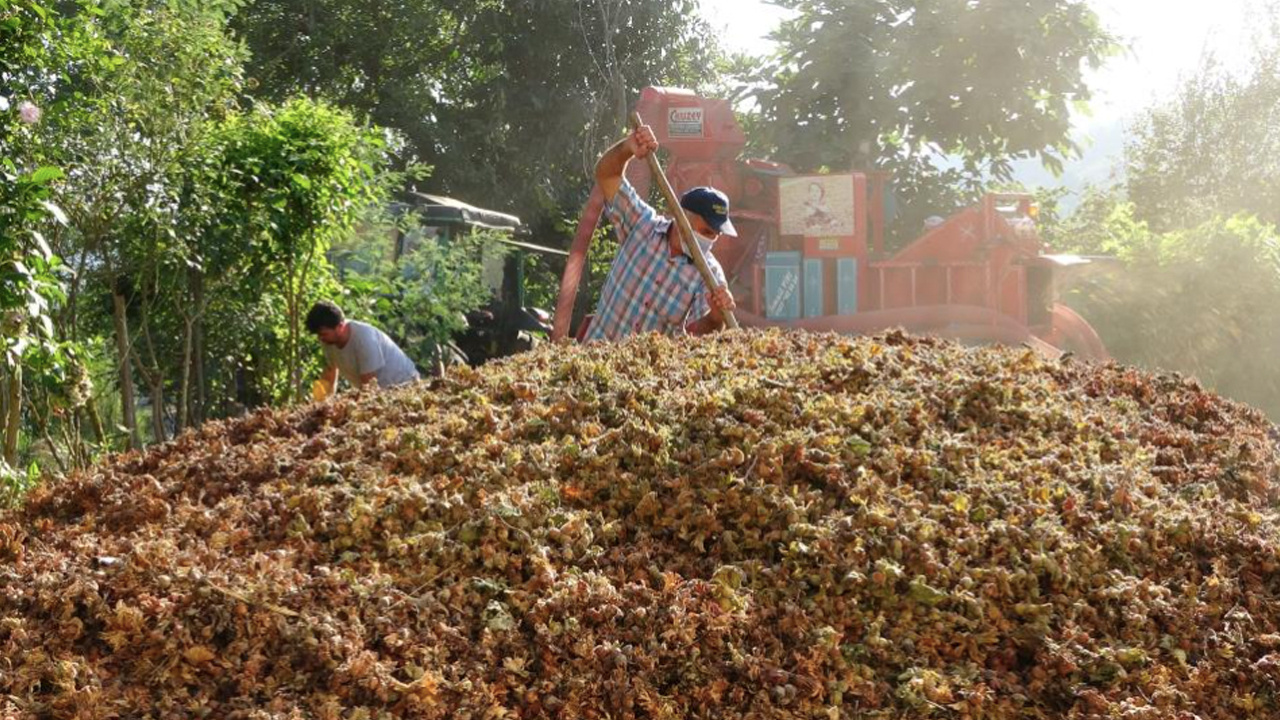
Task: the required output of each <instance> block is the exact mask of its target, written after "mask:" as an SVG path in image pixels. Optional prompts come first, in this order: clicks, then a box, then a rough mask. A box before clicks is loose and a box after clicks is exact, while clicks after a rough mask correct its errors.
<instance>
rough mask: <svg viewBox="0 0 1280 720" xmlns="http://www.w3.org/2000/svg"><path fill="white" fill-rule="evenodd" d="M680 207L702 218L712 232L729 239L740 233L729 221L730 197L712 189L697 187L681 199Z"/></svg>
mask: <svg viewBox="0 0 1280 720" xmlns="http://www.w3.org/2000/svg"><path fill="white" fill-rule="evenodd" d="M680 207H682V208H684V209H685V210H688V211H689V212H691V213H693V214H695V215H698V216H700V217H702V219H703V220H706V221H707V224H708V225H710V226H711V229H712V230H715V231H716V232H718V233H723V234H725V235H728V236H729V237H738V231H737V229H735V228H734V227H733V223H732V222H730V221H729V196H728V195H725V194H724V193H722V192H720V191H719V190H717V189H715V188H712V187H696V188H694V189H692V190H690V191H689V192H687V193H685V194H684V195H683V196H682V197H681V198H680Z"/></svg>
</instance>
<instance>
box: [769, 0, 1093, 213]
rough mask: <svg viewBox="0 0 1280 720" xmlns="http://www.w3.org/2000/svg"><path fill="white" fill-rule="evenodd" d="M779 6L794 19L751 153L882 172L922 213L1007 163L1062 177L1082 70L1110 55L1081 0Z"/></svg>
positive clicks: (791, 1) (853, 0) (1084, 97)
mask: <svg viewBox="0 0 1280 720" xmlns="http://www.w3.org/2000/svg"><path fill="white" fill-rule="evenodd" d="M778 4H779V5H780V6H782V7H785V8H788V9H791V10H794V11H796V13H797V15H796V16H795V17H794V18H793V19H791V20H788V21H785V22H784V23H783V24H782V26H781V27H780V28H779V29H778V30H777V31H776V32H775V33H774V35H773V38H774V39H775V40H776V41H777V42H778V44H779V46H780V48H779V52H778V55H777V57H776V58H775V59H774V60H773V61H772V62H770V63H768V64H767V65H766V66H765V67H764V69H763V71H762V72H761V74H760V76H759V77H758V82H759V84H760V87H759V88H758V89H757V90H755V91H754V93H753V95H754V97H755V99H756V101H757V102H758V103H759V112H760V115H761V117H760V120H759V122H757V123H756V130H757V131H762V132H763V133H764V137H765V142H764V146H765V147H766V148H767V149H770V150H772V151H773V152H774V154H775V156H776V158H777V159H780V160H782V161H784V162H787V163H789V164H791V165H793V166H794V167H796V168H797V169H798V170H801V171H814V170H819V169H822V168H833V169H845V168H849V167H851V166H857V167H862V168H865V167H870V166H880V167H885V168H889V169H893V170H895V171H896V172H897V175H898V177H897V182H898V188H899V190H900V191H901V192H902V193H903V194H904V197H906V198H907V199H912V198H914V197H917V196H921V197H922V198H923V197H930V198H931V199H932V200H933V202H934V203H935V206H934V207H933V208H927V209H926V210H927V211H928V212H929V213H930V214H932V213H936V212H938V211H939V209H940V208H938V207H937V203H939V202H945V201H946V200H947V199H954V198H956V197H957V196H956V195H955V194H954V191H955V190H957V189H960V190H963V189H965V188H966V187H967V188H968V189H970V190H972V189H974V188H977V187H979V186H980V185H982V184H983V183H985V182H987V181H988V180H991V179H994V180H996V181H1000V182H1004V181H1008V180H1009V178H1010V175H1011V171H1012V169H1011V161H1012V160H1014V159H1018V158H1028V157H1035V158H1039V159H1040V160H1041V161H1042V162H1043V163H1044V164H1045V165H1046V166H1048V167H1050V168H1052V169H1055V170H1057V169H1061V166H1062V162H1063V160H1064V159H1066V158H1068V157H1071V156H1072V154H1073V153H1075V152H1076V148H1075V146H1074V145H1073V144H1072V142H1071V139H1070V136H1069V133H1070V123H1071V117H1070V113H1071V110H1072V108H1074V107H1078V106H1080V105H1081V104H1083V103H1086V102H1087V101H1088V100H1089V98H1090V91H1089V88H1088V86H1087V85H1086V83H1085V78H1084V70H1085V69H1086V68H1087V67H1096V66H1098V64H1099V63H1101V62H1102V60H1103V59H1104V58H1105V57H1106V56H1107V55H1108V54H1109V53H1110V51H1111V48H1112V41H1111V39H1110V37H1109V36H1108V34H1107V33H1106V32H1105V31H1104V30H1103V29H1102V27H1101V26H1100V24H1099V21H1098V18H1097V16H1096V15H1095V14H1094V12H1093V11H1092V10H1091V9H1090V8H1089V6H1088V5H1087V4H1086V3H1084V2H1082V1H1080V0H994V1H993V2H965V1H964V0H928V1H921V0H912V1H911V2H902V1H901V0H779V1H778ZM943 167H946V168H948V169H946V170H941V169H939V168H943Z"/></svg>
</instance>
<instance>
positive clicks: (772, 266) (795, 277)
mask: <svg viewBox="0 0 1280 720" xmlns="http://www.w3.org/2000/svg"><path fill="white" fill-rule="evenodd" d="M764 303H765V308H764V314H765V317H768V318H771V319H773V320H795V319H797V318H799V317H800V253H798V252H771V253H769V254H768V255H766V256H765V260H764Z"/></svg>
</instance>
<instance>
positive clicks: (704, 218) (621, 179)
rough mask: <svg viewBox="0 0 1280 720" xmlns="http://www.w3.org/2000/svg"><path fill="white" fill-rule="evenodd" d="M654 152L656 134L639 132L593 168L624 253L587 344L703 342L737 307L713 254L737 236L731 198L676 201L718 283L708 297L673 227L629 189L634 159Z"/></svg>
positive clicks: (707, 191)
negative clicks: (632, 339) (652, 337)
mask: <svg viewBox="0 0 1280 720" xmlns="http://www.w3.org/2000/svg"><path fill="white" fill-rule="evenodd" d="M657 149H658V141H657V139H656V138H655V137H654V135H653V130H652V129H651V128H650V127H649V126H648V125H643V126H641V127H639V128H637V129H636V130H634V131H632V132H631V134H630V135H628V136H627V137H626V138H625V139H624V140H622V141H620V142H618V144H616V145H614V146H613V147H611V148H609V150H608V151H606V152H605V154H604V155H602V156H601V157H600V161H599V162H598V163H596V181H597V182H598V183H599V184H600V189H601V190H602V191H603V192H604V199H605V212H606V214H607V215H608V217H609V220H610V222H612V223H613V227H614V229H615V230H616V231H617V233H618V240H619V241H620V242H621V247H620V248H619V250H618V257H617V258H616V259H615V260H614V261H613V267H611V268H610V269H609V277H608V278H606V279H605V282H604V288H603V289H602V290H601V292H600V304H599V305H598V306H597V307H596V312H595V317H594V318H592V320H591V324H590V325H589V326H588V327H587V332H586V339H587V340H621V339H622V338H625V337H627V336H628V335H634V334H638V333H644V332H651V331H656V332H661V333H675V332H681V331H684V332H688V333H690V334H692V335H703V334H706V333H709V332H714V331H715V330H717V329H719V328H720V327H721V326H722V325H724V322H725V313H726V312H728V311H732V310H733V309H734V307H736V306H735V304H734V301H733V295H732V294H730V292H729V288H728V287H727V285H728V283H726V282H725V277H724V270H723V269H722V268H721V267H720V263H719V262H717V261H716V259H715V257H713V256H712V254H711V248H712V245H713V244H714V243H715V241H716V239H717V238H719V237H720V236H721V235H728V236H730V237H735V236H736V235H737V232H736V231H735V230H734V228H733V223H731V222H729V198H728V197H727V196H725V194H724V193H722V192H720V191H719V190H715V189H713V188H707V187H700V188H694V189H692V190H690V191H689V192H686V193H685V194H684V196H683V197H681V199H680V206H681V208H682V210H683V211H684V213H685V214H686V215H687V216H688V218H689V224H690V225H691V226H692V227H693V231H694V233H695V234H696V235H697V242H698V244H699V245H701V246H702V251H703V254H704V255H705V256H706V258H707V266H708V267H710V268H711V273H712V274H713V275H714V276H715V277H716V279H717V280H718V281H719V282H718V283H717V284H718V287H716V288H714V289H711V290H710V291H708V289H707V286H706V283H705V282H704V281H703V279H702V275H701V274H699V272H698V268H697V266H696V265H694V263H693V260H692V258H690V257H689V255H688V254H686V253H685V250H684V245H683V243H682V242H681V240H680V229H679V227H677V225H676V222H675V221H674V220H673V219H671V218H666V217H663V216H661V215H659V214H658V213H657V211H655V210H654V209H653V208H652V207H650V206H649V204H648V203H646V202H645V201H644V200H643V199H641V198H640V195H639V194H638V193H637V192H636V190H635V188H633V187H631V183H629V182H627V181H626V177H625V176H626V170H627V163H628V162H630V160H631V158H633V157H635V158H641V159H643V158H645V157H647V156H648V155H649V153H651V152H653V151H655V150H657Z"/></svg>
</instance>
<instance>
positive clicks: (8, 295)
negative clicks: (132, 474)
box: [0, 0, 104, 501]
mask: <svg viewBox="0 0 1280 720" xmlns="http://www.w3.org/2000/svg"><path fill="white" fill-rule="evenodd" d="M103 51H104V46H103V45H102V43H101V42H100V41H99V40H98V38H97V37H96V36H95V35H94V34H93V33H92V32H90V31H89V29H88V28H87V27H86V26H85V25H84V24H83V23H81V22H79V21H78V19H75V18H72V19H66V18H62V17H60V16H58V15H57V14H56V13H55V12H54V11H53V10H52V9H51V8H50V7H48V6H46V5H45V4H43V3H41V2H37V1H35V0H16V1H13V0H3V1H0V501H3V500H4V499H5V498H4V496H5V495H6V494H7V489H11V488H13V487H15V483H20V482H21V481H23V480H25V479H28V478H29V477H30V474H26V475H24V474H21V473H17V472H15V471H14V470H13V467H12V466H13V465H14V463H15V462H16V460H17V453H18V447H19V442H20V440H21V432H22V427H23V425H24V419H25V418H26V417H27V416H28V415H29V413H27V410H29V405H30V398H29V397H28V396H27V394H26V392H25V385H27V384H33V383H36V384H38V383H42V382H44V381H46V380H47V379H48V378H49V377H52V376H56V375H60V374H65V372H66V364H65V361H66V360H67V359H68V357H67V355H66V353H65V352H64V347H63V346H62V345H61V344H60V343H59V342H58V338H57V336H56V334H55V331H54V325H53V316H54V312H55V308H56V305H57V304H58V303H60V302H61V301H62V300H63V282H62V281H63V278H62V277H61V275H60V270H61V267H60V266H61V260H60V259H59V258H58V257H57V256H56V255H55V254H54V252H53V249H52V248H51V246H50V243H49V241H48V239H47V238H46V235H47V233H48V231H49V230H50V229H51V228H53V227H54V226H55V224H56V223H65V222H66V218H65V216H64V214H63V211H62V210H61V209H60V208H59V207H58V206H57V205H55V204H54V203H53V202H52V196H53V189H54V186H55V183H57V182H58V181H60V180H62V179H63V178H64V176H65V173H64V172H63V170H61V169H60V168H58V167H56V166H54V165H49V164H46V163H45V162H44V158H43V157H42V156H41V155H40V154H39V153H38V152H36V151H34V148H35V147H36V146H38V144H39V142H40V138H41V137H42V135H43V133H44V127H43V124H42V118H43V117H44V116H45V115H46V113H47V112H48V110H49V108H50V107H51V106H52V105H53V103H54V101H55V99H56V98H57V96H58V94H59V92H61V91H62V86H63V85H65V84H66V82H67V80H68V77H69V76H70V75H71V74H72V73H70V72H67V68H73V67H77V66H81V65H92V64H95V63H96V62H97V61H98V59H99V58H100V57H101V55H102V54H103ZM45 421H47V415H46V416H45V417H44V418H42V419H41V422H42V424H44V422H45Z"/></svg>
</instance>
